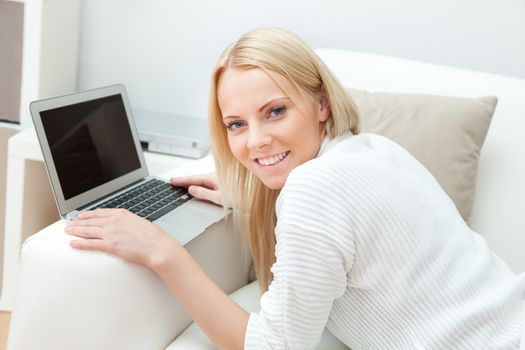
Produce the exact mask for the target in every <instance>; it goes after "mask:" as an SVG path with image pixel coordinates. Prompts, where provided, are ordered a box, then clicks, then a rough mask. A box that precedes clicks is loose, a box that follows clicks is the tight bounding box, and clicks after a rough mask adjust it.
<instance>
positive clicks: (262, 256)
mask: <svg viewBox="0 0 525 350" xmlns="http://www.w3.org/2000/svg"><path fill="white" fill-rule="evenodd" d="M228 68H236V69H251V68H260V69H263V70H265V71H272V72H275V73H277V74H280V75H282V76H283V77H285V78H287V79H288V80H289V81H290V82H292V83H293V84H294V85H295V86H296V87H297V88H298V90H299V91H300V92H301V95H303V96H304V94H305V93H306V94H308V95H312V94H318V93H320V92H324V94H325V96H326V98H327V101H328V104H329V106H330V109H331V116H330V118H329V119H328V120H327V122H326V123H325V131H326V134H327V135H328V137H330V138H333V137H336V136H339V135H342V134H345V133H348V132H351V133H353V134H357V133H358V132H359V127H358V120H359V117H358V112H357V108H356V107H355V105H354V103H353V101H352V99H351V98H350V96H349V95H348V93H347V91H346V90H345V88H344V87H343V86H342V85H341V84H340V83H339V82H338V81H337V79H336V78H335V77H334V76H333V74H332V73H331V72H330V71H329V69H328V68H327V67H326V65H325V64H324V63H323V62H322V61H321V59H320V58H319V57H318V56H317V55H316V54H315V53H314V52H313V50H312V49H310V47H308V45H306V44H305V43H304V42H303V41H302V40H301V39H300V38H299V37H297V36H296V35H294V34H293V33H291V32H288V31H286V30H284V29H279V28H260V29H255V30H253V31H250V32H248V33H246V34H244V35H243V36H242V37H241V38H240V39H239V40H237V41H236V42H235V43H233V44H232V45H230V46H229V47H228V48H227V49H226V50H225V51H224V52H223V54H222V55H221V57H220V58H219V61H218V63H217V65H216V67H215V69H214V71H213V74H212V80H211V89H210V101H209V120H208V122H209V127H210V133H211V137H212V141H213V147H212V149H213V154H214V157H215V166H216V170H217V177H218V180H219V186H220V189H221V196H222V197H223V203H224V204H225V205H226V206H230V207H231V208H232V210H233V220H234V227H235V230H236V231H237V232H239V233H240V235H241V239H242V240H243V243H244V247H245V250H246V251H249V252H247V253H251V257H252V259H253V263H254V267H255V273H256V275H257V279H258V280H259V284H260V286H261V289H262V290H263V291H266V290H267V289H268V286H269V284H270V282H271V280H272V279H273V275H272V273H271V271H270V268H271V266H272V265H273V263H274V262H275V243H276V242H275V235H274V229H275V225H276V223H277V218H276V215H275V202H276V200H277V196H278V195H279V190H272V189H269V188H267V187H266V186H265V185H264V184H263V183H262V181H260V180H259V179H258V178H257V177H256V176H255V175H254V174H253V173H251V172H250V171H249V170H248V169H246V168H245V167H244V166H243V165H242V164H241V163H240V162H239V161H238V160H237V159H236V158H235V157H234V155H233V154H232V152H231V150H230V147H229V144H228V135H227V132H226V128H225V126H224V124H223V122H222V113H221V110H220V108H219V103H218V100H217V85H218V83H219V79H220V77H221V74H222V73H223V72H224V71H225V70H226V69H228Z"/></svg>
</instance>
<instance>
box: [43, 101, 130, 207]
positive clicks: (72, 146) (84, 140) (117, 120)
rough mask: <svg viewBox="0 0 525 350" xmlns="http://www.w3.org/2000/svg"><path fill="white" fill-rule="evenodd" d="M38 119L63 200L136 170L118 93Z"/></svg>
mask: <svg viewBox="0 0 525 350" xmlns="http://www.w3.org/2000/svg"><path fill="white" fill-rule="evenodd" d="M40 116H41V120H42V124H43V126H44V132H45V134H46V138H47V142H48V144H49V148H50V149H51V156H52V157H53V162H54V163H55V168H56V171H57V174H58V179H59V181H60V186H61V187H62V193H63V194H64V198H65V199H66V200H67V199H70V198H72V197H74V196H76V195H79V194H81V193H84V192H86V191H89V190H91V189H93V188H95V187H97V186H100V185H102V184H105V183H107V182H109V181H111V180H113V179H116V178H118V177H120V176H122V175H125V174H127V173H129V172H131V171H133V170H136V169H138V168H140V160H139V157H138V155H137V150H136V148H135V144H134V141H133V136H132V134H131V129H130V126H129V121H128V117H127V115H126V110H125V108H124V103H123V101H122V96H121V95H120V94H117V95H113V96H108V97H103V98H99V99H95V100H90V101H86V102H81V103H77V104H73V105H69V106H65V107H60V108H55V109H50V110H47V111H42V112H40Z"/></svg>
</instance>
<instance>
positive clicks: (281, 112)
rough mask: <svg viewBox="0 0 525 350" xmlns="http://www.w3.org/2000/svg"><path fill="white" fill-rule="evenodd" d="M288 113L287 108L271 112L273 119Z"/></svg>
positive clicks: (278, 108)
mask: <svg viewBox="0 0 525 350" xmlns="http://www.w3.org/2000/svg"><path fill="white" fill-rule="evenodd" d="M285 112H286V107H284V106H281V107H276V108H274V109H272V110H271V111H270V115H271V116H272V117H275V116H280V115H283V114H284V113H285Z"/></svg>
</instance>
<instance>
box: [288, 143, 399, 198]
mask: <svg viewBox="0 0 525 350" xmlns="http://www.w3.org/2000/svg"><path fill="white" fill-rule="evenodd" d="M330 142H332V141H330ZM405 153H406V151H404V150H403V149H402V148H401V147H400V146H398V145H397V144H396V143H394V142H393V141H391V140H389V139H387V138H385V137H383V136H380V135H375V134H359V135H355V136H348V137H345V138H343V139H341V140H337V142H336V143H335V144H334V145H331V146H330V148H329V149H328V150H326V151H325V152H324V153H323V154H322V155H321V156H319V157H317V158H314V159H312V160H310V161H308V162H306V163H304V164H302V165H300V166H298V167H296V168H295V169H294V170H292V171H291V172H290V174H289V176H288V178H287V180H286V183H285V186H284V188H283V190H284V191H287V190H290V189H294V188H295V187H297V186H299V187H303V188H304V189H305V190H313V191H315V192H318V191H330V192H333V191H334V189H338V188H347V186H350V185H352V184H353V183H355V182H356V181H358V182H359V179H362V178H363V176H365V175H372V174H376V175H377V174H378V173H382V172H391V171H392V167H394V166H395V165H394V164H393V163H392V162H393V161H394V160H395V159H396V158H397V159H399V158H403V157H405V158H406V157H407V155H405ZM408 157H409V156H408Z"/></svg>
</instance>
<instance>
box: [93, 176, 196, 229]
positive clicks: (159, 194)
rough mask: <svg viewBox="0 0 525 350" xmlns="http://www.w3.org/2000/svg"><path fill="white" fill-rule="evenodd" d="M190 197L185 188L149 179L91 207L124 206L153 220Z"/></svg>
mask: <svg viewBox="0 0 525 350" xmlns="http://www.w3.org/2000/svg"><path fill="white" fill-rule="evenodd" d="M191 198H192V196H191V195H190V194H189V193H188V191H186V189H185V188H180V187H173V186H172V185H171V184H169V183H167V182H164V181H161V180H157V179H150V180H148V181H146V182H145V183H143V184H142V185H140V186H137V187H134V188H132V189H130V190H129V191H127V192H124V193H122V194H121V195H119V196H117V197H114V198H111V199H109V200H107V201H105V202H103V203H100V204H99V205H97V206H96V207H95V208H92V209H97V208H124V209H127V210H129V211H130V212H132V213H135V214H137V215H139V216H141V217H143V218H145V219H146V220H149V221H153V220H157V219H158V218H160V217H161V216H163V215H164V214H166V213H169V212H170V211H172V210H173V209H175V208H177V207H178V206H179V205H181V204H182V203H184V202H187V201H189V200H190V199H191Z"/></svg>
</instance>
